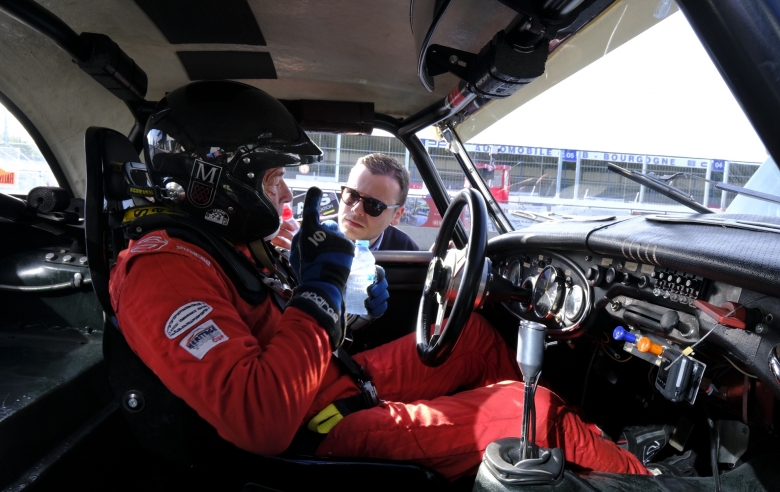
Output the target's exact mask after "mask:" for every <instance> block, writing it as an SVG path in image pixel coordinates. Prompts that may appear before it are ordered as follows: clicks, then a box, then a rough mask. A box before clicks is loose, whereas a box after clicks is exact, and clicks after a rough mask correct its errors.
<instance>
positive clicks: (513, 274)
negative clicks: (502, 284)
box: [506, 260, 523, 287]
mask: <svg viewBox="0 0 780 492" xmlns="http://www.w3.org/2000/svg"><path fill="white" fill-rule="evenodd" d="M506 279H507V280H509V281H510V282H512V285H514V286H515V287H520V285H521V284H522V283H523V265H521V264H520V262H519V261H517V260H515V261H513V262H512V263H511V264H510V265H509V267H507V276H506Z"/></svg>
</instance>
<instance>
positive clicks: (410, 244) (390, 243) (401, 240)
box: [377, 226, 420, 251]
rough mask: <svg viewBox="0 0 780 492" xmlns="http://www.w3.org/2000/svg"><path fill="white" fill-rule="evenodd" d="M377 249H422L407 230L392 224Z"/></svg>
mask: <svg viewBox="0 0 780 492" xmlns="http://www.w3.org/2000/svg"><path fill="white" fill-rule="evenodd" d="M377 251H420V247H419V246H417V243H415V242H414V241H413V240H412V238H410V237H409V235H407V234H406V233H405V232H403V231H401V230H400V229H397V228H395V227H393V226H390V227H388V228H387V229H385V235H384V236H383V237H382V243H381V244H380V245H379V249H377Z"/></svg>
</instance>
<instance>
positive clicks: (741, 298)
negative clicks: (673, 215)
mask: <svg viewBox="0 0 780 492" xmlns="http://www.w3.org/2000/svg"><path fill="white" fill-rule="evenodd" d="M776 244H780V241H778V237H777V234H776V233H770V232H764V233H759V232H756V231H745V230H736V229H727V228H725V227H712V226H700V225H696V224H685V225H682V224H661V223H657V222H653V221H650V220H645V219H644V218H642V217H634V218H628V219H622V220H614V221H612V222H610V223H607V224H604V223H601V224H594V223H575V224H572V223H557V224H556V223H542V224H535V225H532V226H531V227H529V228H527V229H523V230H522V231H517V232H512V233H508V234H503V235H501V236H498V237H496V238H493V239H491V241H490V242H489V244H488V256H489V257H490V258H491V261H492V262H493V265H494V269H495V270H496V272H497V273H498V274H500V275H501V276H502V277H503V278H505V279H507V280H509V281H511V282H512V284H513V285H515V286H516V287H518V286H519V287H524V288H526V289H529V290H530V291H531V292H532V294H531V296H530V299H529V302H527V303H520V302H505V303H503V307H504V308H505V309H506V310H507V311H508V312H509V313H511V315H513V316H514V317H516V318H523V319H528V320H532V321H538V322H541V323H543V324H545V325H546V326H547V329H548V335H549V336H550V337H551V338H559V339H568V338H574V337H578V336H582V335H584V334H586V333H588V332H590V331H592V332H598V333H599V336H603V335H600V333H606V334H608V335H609V337H610V338H612V339H613V340H615V341H618V342H622V343H623V350H624V351H626V352H628V353H630V354H632V355H634V356H636V357H638V358H642V359H645V360H647V361H648V362H650V363H652V364H654V365H657V366H658V367H659V368H660V369H664V368H666V367H667V366H668V365H669V364H668V363H667V362H664V361H679V360H680V358H681V355H687V356H688V357H686V358H685V361H686V362H688V361H690V362H691V363H692V364H693V366H692V368H689V369H688V370H689V371H693V372H692V374H693V376H694V377H695V376H697V375H698V377H699V379H700V378H701V374H703V372H704V366H705V365H706V364H705V363H704V362H701V361H700V360H697V359H696V357H698V358H699V359H701V360H709V361H713V360H718V361H720V362H723V363H725V362H731V363H732V365H734V364H740V365H741V366H742V367H744V368H746V369H747V370H748V371H749V372H750V373H751V374H753V375H755V376H756V377H758V378H759V379H760V380H761V381H763V382H764V383H767V384H768V385H769V386H770V387H771V389H772V391H773V392H774V393H775V395H777V396H778V397H780V358H778V355H779V354H780V299H779V298H778V297H780V247H778V246H775V245H776ZM767 248H769V249H774V248H776V249H777V255H775V254H774V253H773V252H772V251H768V250H767ZM617 327H620V328H621V330H622V331H621V330H617V329H616V328H617ZM643 339H644V341H642V340H643ZM640 342H641V343H640ZM702 352H705V353H707V354H712V356H711V357H710V356H709V355H706V354H702ZM697 353H699V354H700V355H698V356H697V355H696V354H697ZM702 357H703V358H702ZM723 359H726V361H724V360H723ZM699 364H700V365H701V367H699ZM694 382H695V380H694ZM694 394H695V393H694ZM694 397H695V396H694ZM691 403H692V401H691Z"/></svg>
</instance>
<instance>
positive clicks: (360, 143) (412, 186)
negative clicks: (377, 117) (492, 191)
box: [285, 130, 441, 249]
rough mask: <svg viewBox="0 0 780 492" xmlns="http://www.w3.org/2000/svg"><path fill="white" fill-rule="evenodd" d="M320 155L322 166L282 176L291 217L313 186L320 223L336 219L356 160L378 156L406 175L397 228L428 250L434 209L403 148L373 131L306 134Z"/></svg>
mask: <svg viewBox="0 0 780 492" xmlns="http://www.w3.org/2000/svg"><path fill="white" fill-rule="evenodd" d="M308 135H309V137H310V138H311V139H312V141H314V143H316V144H317V145H318V146H319V147H320V148H321V149H322V150H323V152H324V156H323V160H322V162H319V163H316V164H305V165H302V166H299V167H298V168H293V169H289V170H288V171H287V174H286V176H285V180H286V181H287V184H288V185H289V186H290V189H291V190H292V192H293V197H294V198H293V203H292V208H293V214H294V215H295V216H296V217H300V214H301V212H302V210H303V199H304V197H305V195H306V190H308V189H309V187H310V186H317V187H319V188H320V189H322V190H323V191H324V192H325V194H324V196H323V201H322V203H321V204H320V213H321V214H322V218H323V219H331V218H332V219H334V220H335V219H336V217H337V215H338V207H339V192H340V189H341V185H343V184H345V183H346V182H347V180H348V179H349V173H350V171H351V170H352V168H353V166H355V163H356V162H357V160H358V159H360V158H361V157H364V156H366V155H368V154H372V153H375V152H380V153H383V154H387V155H389V156H390V157H393V158H394V159H395V160H397V161H398V162H399V163H401V164H402V165H403V166H404V167H405V168H406V169H407V170H408V171H409V177H410V183H409V193H408V196H407V198H406V201H405V203H404V207H405V211H404V214H403V216H402V218H401V221H400V223H399V224H398V226H397V227H398V228H399V229H400V230H402V231H403V232H405V233H406V234H408V235H409V236H410V237H411V238H412V239H413V240H414V241H415V242H417V244H418V245H419V246H420V248H421V249H428V248H429V247H430V245H431V244H433V242H434V240H435V239H436V233H437V232H438V230H439V226H440V224H441V217H440V216H439V213H438V211H436V207H435V206H434V204H433V200H432V199H431V196H430V194H429V193H428V190H427V188H426V187H425V183H423V179H422V176H421V175H420V173H419V171H418V170H417V166H416V165H415V163H414V159H412V158H411V156H410V155H409V151H408V150H407V149H406V147H405V146H404V144H403V143H402V142H401V141H400V140H399V139H397V138H396V137H395V136H393V135H391V134H389V133H387V132H383V131H380V130H375V131H374V133H373V134H372V135H347V134H340V135H339V134H333V133H314V132H310V133H308Z"/></svg>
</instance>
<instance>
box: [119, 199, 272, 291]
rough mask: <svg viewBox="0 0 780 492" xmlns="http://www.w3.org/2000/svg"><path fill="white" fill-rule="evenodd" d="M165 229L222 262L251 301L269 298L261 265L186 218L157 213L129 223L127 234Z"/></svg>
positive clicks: (133, 234)
mask: <svg viewBox="0 0 780 492" xmlns="http://www.w3.org/2000/svg"><path fill="white" fill-rule="evenodd" d="M157 230H165V231H166V232H167V233H168V235H169V236H171V237H175V238H179V239H182V240H184V241H187V242H188V243H191V244H194V245H196V246H198V247H199V248H201V249H203V250H204V251H205V252H207V253H208V254H209V255H210V256H211V257H212V258H214V260H215V261H216V262H217V263H219V266H220V267H222V270H223V271H224V272H225V274H226V275H227V276H228V278H229V279H230V281H231V282H233V285H234V286H235V287H236V290H237V291H238V294H239V295H240V296H241V298H242V299H244V300H245V301H246V302H248V303H250V304H260V303H261V302H262V301H263V300H264V299H265V297H266V295H267V291H266V289H264V288H263V282H262V276H261V274H260V272H259V271H258V270H257V267H255V265H253V264H252V262H251V261H250V260H249V258H247V257H246V256H244V255H243V254H242V253H241V252H239V251H236V249H235V248H234V247H233V246H232V245H231V244H230V243H228V242H227V241H225V240H224V239H222V238H221V237H219V236H216V235H214V234H211V233H210V232H207V231H205V230H203V229H202V228H200V227H198V225H197V224H194V223H192V222H191V221H189V220H188V219H187V218H186V217H183V216H175V217H172V216H171V215H167V214H154V215H147V216H145V217H139V218H137V219H134V220H132V221H130V222H127V223H126V224H125V237H126V238H127V239H138V238H140V237H141V236H143V235H145V234H148V233H149V232H152V231H157Z"/></svg>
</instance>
